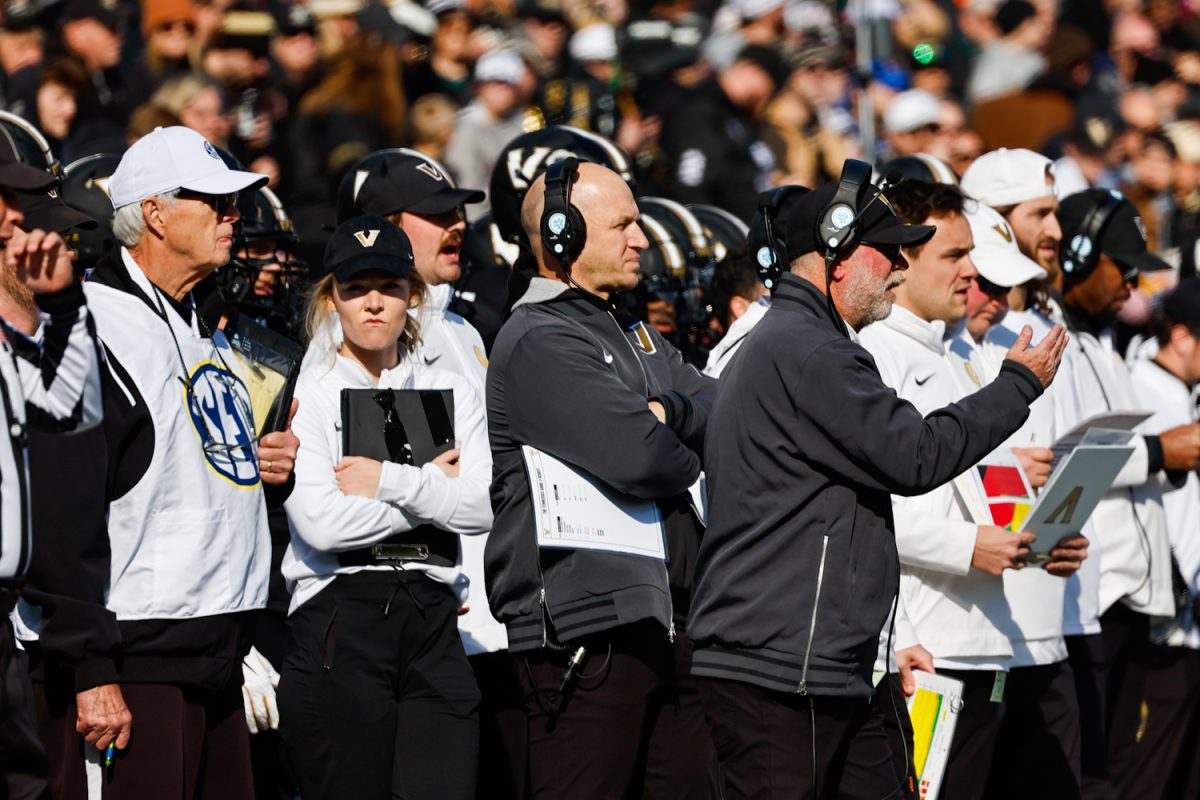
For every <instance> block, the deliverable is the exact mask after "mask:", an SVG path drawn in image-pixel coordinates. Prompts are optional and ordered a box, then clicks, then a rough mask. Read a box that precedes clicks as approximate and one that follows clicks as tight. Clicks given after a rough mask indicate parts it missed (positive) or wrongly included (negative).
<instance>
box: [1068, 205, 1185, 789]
mask: <svg viewBox="0 0 1200 800" xmlns="http://www.w3.org/2000/svg"><path fill="white" fill-rule="evenodd" d="M1059 220H1060V222H1061V223H1062V227H1063V245H1062V250H1061V257H1062V268H1063V277H1062V290H1063V291H1062V296H1063V300H1064V305H1063V309H1064V311H1065V313H1066V318H1067V325H1068V327H1069V328H1070V330H1071V332H1072V334H1073V335H1072V341H1073V345H1072V347H1073V349H1074V351H1075V355H1074V362H1075V368H1074V371H1073V379H1074V382H1075V396H1076V397H1077V398H1078V399H1079V402H1080V406H1081V408H1080V411H1081V417H1082V418H1087V417H1090V416H1093V415H1095V414H1099V413H1103V412H1107V411H1118V410H1125V409H1136V408H1140V407H1141V405H1142V404H1141V403H1140V401H1139V400H1138V396H1137V392H1136V391H1135V390H1134V387H1133V382H1132V380H1131V379H1130V374H1129V368H1128V366H1127V365H1126V364H1125V362H1124V360H1122V359H1121V358H1120V356H1119V355H1118V354H1117V353H1116V352H1115V350H1114V349H1113V344H1112V336H1111V330H1110V328H1111V326H1112V324H1113V322H1114V321H1115V320H1116V315H1117V313H1118V312H1119V311H1120V309H1121V307H1122V306H1123V305H1124V303H1125V301H1126V300H1128V299H1129V296H1130V292H1131V290H1130V284H1132V283H1134V282H1136V280H1137V276H1138V274H1139V272H1140V271H1141V270H1159V269H1165V268H1167V264H1166V262H1164V261H1163V260H1162V259H1160V258H1158V257H1157V256H1155V255H1153V254H1151V253H1150V252H1148V251H1147V249H1146V239H1145V236H1144V234H1143V233H1142V231H1143V230H1144V229H1145V228H1144V226H1143V225H1142V223H1141V219H1140V218H1139V217H1138V216H1137V211H1136V210H1135V209H1134V207H1133V206H1132V205H1131V204H1130V203H1129V201H1128V200H1126V199H1125V198H1124V197H1123V196H1121V195H1120V194H1119V193H1117V192H1109V191H1106V190H1103V189H1089V190H1087V191H1084V192H1079V193H1078V194H1073V195H1071V196H1070V197H1066V198H1063V201H1062V207H1061V209H1060V212H1059ZM1133 445H1134V451H1133V454H1132V455H1131V456H1130V457H1129V461H1128V462H1126V464H1125V466H1124V468H1123V469H1122V470H1121V472H1120V474H1118V475H1117V478H1116V481H1115V482H1114V483H1113V487H1112V489H1110V490H1109V492H1108V494H1106V495H1105V496H1104V498H1103V499H1102V500H1101V501H1100V503H1099V505H1097V506H1096V510H1095V511H1093V512H1092V517H1091V525H1092V529H1093V531H1094V532H1095V534H1096V538H1097V544H1098V546H1099V549H1100V552H1101V554H1102V556H1101V560H1100V575H1099V610H1100V614H1101V617H1100V627H1101V634H1102V636H1103V655H1102V658H1101V660H1100V662H1099V672H1098V674H1097V676H1096V688H1097V690H1098V694H1099V696H1098V697H1097V698H1095V699H1094V700H1093V705H1095V706H1097V707H1099V708H1103V709H1104V718H1103V720H1102V724H1103V725H1104V728H1103V737H1104V741H1106V744H1105V745H1104V748H1105V750H1104V753H1095V752H1093V753H1091V754H1089V750H1088V748H1089V742H1088V740H1087V739H1085V740H1084V760H1085V774H1086V771H1087V765H1088V763H1090V764H1093V765H1100V764H1104V763H1107V765H1108V775H1104V774H1102V773H1096V775H1095V778H1094V780H1096V782H1097V783H1098V784H1099V786H1101V787H1103V785H1104V783H1105V781H1106V780H1112V781H1114V782H1115V781H1116V780H1117V779H1118V778H1119V776H1120V775H1121V773H1122V771H1123V770H1124V769H1127V762H1128V759H1129V757H1130V755H1131V751H1132V748H1133V746H1134V744H1135V741H1136V734H1137V730H1138V726H1139V723H1140V718H1141V711H1140V709H1141V694H1142V685H1143V671H1142V668H1141V666H1140V664H1141V659H1142V657H1143V655H1144V653H1145V649H1146V646H1147V645H1148V643H1149V625H1150V620H1151V618H1153V617H1171V616H1174V614H1175V606H1174V602H1173V600H1172V591H1171V555H1170V542H1169V539H1168V536H1167V529H1166V519H1165V517H1164V515H1163V508H1162V492H1161V489H1160V486H1159V479H1158V474H1159V471H1160V470H1163V469H1168V470H1189V469H1194V468H1195V466H1196V463H1197V459H1198V458H1200V425H1197V424H1189V425H1182V426H1177V427H1175V428H1172V429H1170V430H1167V431H1164V432H1162V433H1160V434H1157V435H1146V436H1137V437H1134V440H1133ZM1084 703H1085V698H1084V697H1082V696H1081V697H1080V708H1081V710H1082V708H1083V707H1084ZM1097 744H1099V742H1097ZM1103 791H1104V789H1103V788H1101V789H1099V790H1098V794H1099V793H1101V792H1103ZM1109 791H1111V789H1109Z"/></svg>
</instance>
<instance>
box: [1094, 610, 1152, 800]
mask: <svg viewBox="0 0 1200 800" xmlns="http://www.w3.org/2000/svg"><path fill="white" fill-rule="evenodd" d="M1100 628H1101V635H1103V636H1104V658H1105V670H1106V672H1107V675H1108V700H1107V707H1106V711H1107V719H1106V720H1105V723H1106V728H1105V730H1106V732H1107V734H1108V770H1109V774H1110V775H1111V776H1112V781H1113V786H1114V787H1115V786H1117V785H1119V784H1120V783H1122V782H1123V781H1124V780H1125V779H1126V777H1127V776H1129V767H1130V762H1131V761H1132V759H1133V749H1134V747H1135V746H1136V745H1137V735H1138V728H1139V726H1140V725H1141V719H1142V693H1143V690H1144V689H1145V685H1146V656H1147V654H1148V652H1149V649H1150V618H1149V617H1147V616H1146V615H1145V614H1138V613H1137V612H1135V611H1131V610H1129V609H1128V608H1126V607H1125V606H1123V605H1121V604H1120V603H1118V604H1116V605H1114V606H1113V607H1112V608H1110V609H1109V610H1108V611H1105V612H1104V614H1103V616H1101V617H1100ZM1117 796H1118V797H1120V796H1121V795H1120V794H1119V793H1118V794H1117Z"/></svg>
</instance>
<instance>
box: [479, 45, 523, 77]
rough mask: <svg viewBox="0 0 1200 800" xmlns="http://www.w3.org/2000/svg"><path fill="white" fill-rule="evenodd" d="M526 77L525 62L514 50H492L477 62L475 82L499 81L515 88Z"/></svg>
mask: <svg viewBox="0 0 1200 800" xmlns="http://www.w3.org/2000/svg"><path fill="white" fill-rule="evenodd" d="M524 77H525V61H524V60H523V59H522V58H521V57H520V56H519V55H517V53H516V52H515V51H513V50H492V51H490V52H488V53H484V54H483V55H482V56H480V57H479V60H478V61H476V62H475V80H476V81H478V82H479V83H483V82H484V81H499V82H500V83H510V84H512V85H514V86H516V85H517V84H519V83H520V82H521V79H522V78H524Z"/></svg>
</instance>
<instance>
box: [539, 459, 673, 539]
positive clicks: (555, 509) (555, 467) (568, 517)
mask: <svg viewBox="0 0 1200 800" xmlns="http://www.w3.org/2000/svg"><path fill="white" fill-rule="evenodd" d="M521 453H522V455H524V457H525V469H526V471H527V473H528V475H529V494H530V500H531V501H532V502H533V515H534V523H535V524H536V525H537V543H538V547H559V548H576V549H583V550H607V551H609V552H613V553H622V554H624V555H632V556H643V557H646V558H657V559H660V560H662V559H666V557H667V551H666V539H665V536H664V528H663V520H662V514H661V513H660V512H659V510H658V505H657V504H656V503H654V502H653V501H651V500H637V499H635V498H631V497H628V496H626V495H622V494H620V493H619V492H616V491H613V490H612V489H611V488H609V487H607V486H605V485H604V484H603V483H602V482H600V481H599V480H597V479H596V478H594V477H592V476H591V475H589V474H588V473H586V472H584V471H583V470H581V469H579V468H577V467H574V466H572V465H570V464H567V463H564V462H562V461H559V460H558V459H557V458H555V457H554V456H552V455H550V454H549V453H546V452H544V451H541V450H537V449H534V448H532V447H530V446H529V445H524V446H522V447H521Z"/></svg>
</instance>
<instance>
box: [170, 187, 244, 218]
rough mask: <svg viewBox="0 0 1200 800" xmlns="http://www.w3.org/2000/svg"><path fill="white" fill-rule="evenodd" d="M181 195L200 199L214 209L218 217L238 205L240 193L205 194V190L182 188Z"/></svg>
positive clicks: (190, 198)
mask: <svg viewBox="0 0 1200 800" xmlns="http://www.w3.org/2000/svg"><path fill="white" fill-rule="evenodd" d="M179 196H180V197H182V198H183V199H185V200H199V201H200V202H201V203H204V204H205V205H207V206H208V207H209V208H211V209H212V210H213V213H214V214H216V215H217V216H218V217H219V216H221V215H222V214H224V213H225V212H226V211H228V210H229V209H231V208H234V207H235V206H236V205H237V201H238V193H237V192H230V193H229V194H204V193H203V192H193V191H190V190H188V189H181V190H180V192H179Z"/></svg>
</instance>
